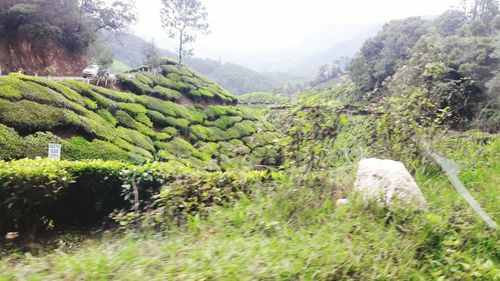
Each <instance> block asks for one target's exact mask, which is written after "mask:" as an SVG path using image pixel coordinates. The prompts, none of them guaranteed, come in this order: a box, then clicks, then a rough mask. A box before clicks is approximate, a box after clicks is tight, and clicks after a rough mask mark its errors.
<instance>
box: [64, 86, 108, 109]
mask: <svg viewBox="0 0 500 281" xmlns="http://www.w3.org/2000/svg"><path fill="white" fill-rule="evenodd" d="M62 83H63V84H64V85H66V86H68V87H69V88H71V89H73V90H75V91H77V92H78V93H80V94H81V95H82V96H86V97H88V98H91V99H92V100H93V101H95V102H96V103H97V104H98V105H99V107H100V108H115V107H116V103H115V102H114V101H112V100H110V99H108V98H105V97H103V96H102V95H100V94H99V93H97V92H95V91H94V90H93V88H92V86H91V85H89V84H86V83H83V82H78V81H74V80H65V81H64V82H62Z"/></svg>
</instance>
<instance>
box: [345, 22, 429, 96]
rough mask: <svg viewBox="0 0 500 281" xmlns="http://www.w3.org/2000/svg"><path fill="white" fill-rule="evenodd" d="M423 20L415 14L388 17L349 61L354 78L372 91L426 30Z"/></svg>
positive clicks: (389, 74)
mask: <svg viewBox="0 0 500 281" xmlns="http://www.w3.org/2000/svg"><path fill="white" fill-rule="evenodd" d="M426 26H427V25H426V22H425V21H424V20H422V19H421V18H418V17H412V18H408V19H405V20H396V21H391V22H389V23H388V24H386V25H385V26H384V28H383V29H382V31H381V32H380V33H379V34H377V36H375V38H373V39H370V40H368V41H367V42H365V44H364V45H363V47H362V48H361V52H360V54H359V55H358V56H357V57H355V58H354V59H353V62H352V63H351V74H352V78H353V80H354V81H355V82H356V83H358V84H359V86H360V87H361V89H363V90H365V91H371V90H373V89H375V88H377V87H380V85H381V84H382V82H383V81H384V80H385V79H386V78H387V77H389V76H391V75H392V74H394V72H395V71H396V69H397V67H398V66H399V64H400V62H402V61H404V60H405V59H407V58H408V55H409V54H408V51H409V50H410V49H411V48H412V47H413V46H414V45H415V44H416V43H417V41H418V40H419V39H420V37H422V35H423V34H424V33H425V32H426Z"/></svg>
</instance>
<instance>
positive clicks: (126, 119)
mask: <svg viewBox="0 0 500 281" xmlns="http://www.w3.org/2000/svg"><path fill="white" fill-rule="evenodd" d="M115 117H116V120H118V124H119V125H122V126H124V127H127V128H129V129H137V128H138V126H137V123H136V122H135V120H134V118H132V117H131V116H130V115H128V114H127V112H125V111H123V110H118V111H117V112H116V113H115Z"/></svg>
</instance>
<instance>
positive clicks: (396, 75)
mask: <svg viewBox="0 0 500 281" xmlns="http://www.w3.org/2000/svg"><path fill="white" fill-rule="evenodd" d="M464 2H465V3H467V5H469V4H470V2H473V3H472V4H471V8H470V9H468V8H465V10H450V11H448V12H445V13H444V14H442V15H441V16H439V17H438V18H437V19H435V20H433V21H425V20H422V19H420V18H415V17H412V18H408V19H404V20H397V21H392V22H389V23H387V24H386V25H385V26H384V28H383V30H382V31H381V32H379V34H378V35H377V36H375V37H374V38H373V39H370V40H368V41H367V42H365V44H364V45H363V47H362V49H361V51H360V53H359V54H358V55H357V56H356V57H355V58H354V59H353V61H352V62H351V65H350V70H351V73H350V75H351V77H352V79H353V80H354V82H355V83H356V84H357V86H358V87H359V89H360V91H361V92H365V93H366V92H370V96H371V97H388V96H405V95H408V94H409V93H411V92H412V91H413V90H414V89H415V88H419V89H421V90H422V91H423V92H424V94H425V96H426V97H428V98H429V99H431V100H432V101H433V102H434V103H436V104H437V105H438V107H439V108H440V109H445V108H449V110H450V118H448V124H449V125H450V126H452V127H453V128H455V129H467V128H471V127H472V126H475V127H476V128H478V127H481V128H482V129H486V127H485V126H486V125H487V126H488V130H489V131H491V132H496V131H498V126H499V125H498V111H499V104H498V94H497V93H498V91H497V90H496V89H497V88H496V86H495V85H497V84H498V83H497V82H496V80H498V79H497V72H498V67H499V62H500V61H499V60H498V46H499V44H498V39H499V38H500V37H499V29H498V25H497V24H496V23H497V22H498V21H499V14H500V13H499V8H498V3H497V2H496V1H490V0H485V1H480V0H477V1H476V0H475V1H464ZM464 7H465V6H464ZM478 7H482V8H481V9H479V8H478Z"/></svg>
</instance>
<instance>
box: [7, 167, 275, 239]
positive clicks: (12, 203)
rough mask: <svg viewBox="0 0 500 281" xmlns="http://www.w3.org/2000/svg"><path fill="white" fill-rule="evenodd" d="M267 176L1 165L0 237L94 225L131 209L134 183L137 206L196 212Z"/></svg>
mask: <svg viewBox="0 0 500 281" xmlns="http://www.w3.org/2000/svg"><path fill="white" fill-rule="evenodd" d="M268 178H269V175H268V173H267V172H263V171H247V172H241V171H237V172H231V171H228V172H206V171H200V170H196V169H193V168H189V167H186V166H184V165H182V164H181V163H179V162H175V161H171V162H168V163H167V162H151V163H146V164H144V165H140V166H134V165H132V164H128V163H123V162H118V161H102V160H88V161H57V160H49V159H35V160H29V159H23V160H16V161H11V162H5V161H0V234H4V233H6V232H13V231H19V232H21V233H22V234H31V235H34V234H36V231H37V229H47V228H49V227H56V228H60V227H66V226H89V225H95V224H97V223H99V222H101V221H103V219H105V218H106V217H107V216H108V215H109V214H110V213H111V212H113V210H116V209H124V210H127V209H129V208H130V207H131V206H132V205H133V199H134V196H132V194H134V192H133V191H134V190H133V188H132V186H134V184H135V186H137V189H138V191H139V194H140V197H139V198H140V200H141V201H140V202H141V207H143V206H146V205H148V204H149V203H148V202H149V201H150V199H151V198H153V197H154V196H155V195H156V194H163V198H164V202H169V203H167V204H170V203H172V205H171V206H168V207H169V208H174V209H176V208H179V206H192V207H193V210H195V209H194V208H195V207H196V208H201V207H203V206H209V205H213V204H218V203H221V202H223V201H227V200H228V199H229V198H233V197H234V196H235V194H236V193H238V192H249V191H250V190H251V186H254V185H255V184H258V183H260V182H262V181H264V180H266V179H268ZM133 183H134V184H133ZM180 183H182V184H180ZM172 186H175V187H176V188H175V192H172V193H169V194H170V196H172V197H171V198H170V197H168V196H166V197H165V193H164V192H163V193H162V190H164V189H165V188H171V187H172ZM162 187H164V188H162ZM194 198H196V199H194ZM183 202H188V203H186V204H183ZM195 202H196V204H195ZM174 213H175V212H172V214H174Z"/></svg>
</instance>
